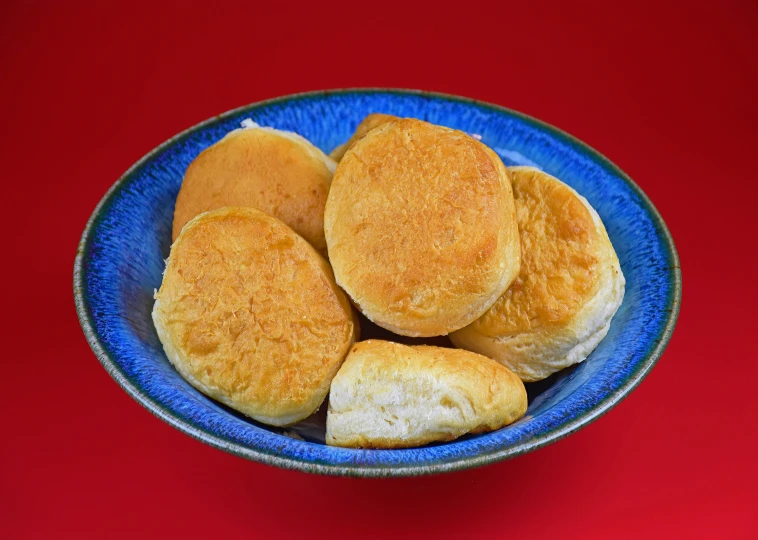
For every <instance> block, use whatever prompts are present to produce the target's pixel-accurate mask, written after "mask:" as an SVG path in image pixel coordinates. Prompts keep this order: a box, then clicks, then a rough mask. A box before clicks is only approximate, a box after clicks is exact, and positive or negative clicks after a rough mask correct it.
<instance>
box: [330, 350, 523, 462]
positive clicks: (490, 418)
mask: <svg viewBox="0 0 758 540" xmlns="http://www.w3.org/2000/svg"><path fill="white" fill-rule="evenodd" d="M526 407H527V397H526V390H525V389H524V384H523V383H522V382H521V380H519V378H518V377H517V376H516V375H514V374H513V373H511V372H510V371H509V370H508V369H506V368H505V367H503V366H502V365H500V364H498V363H497V362H495V361H493V360H490V359H489V358H486V357H484V356H480V355H478V354H474V353H470V352H467V351H462V350H457V349H446V348H442V347H430V346H426V345H421V346H415V347H409V346H406V345H400V344H398V343H392V342H389V341H379V340H368V341H363V342H360V343H356V344H355V345H353V347H352V348H351V350H350V353H349V354H348V356H347V359H346V360H345V363H344V364H343V365H342V368H340V370H339V372H338V373H337V376H336V377H335V378H334V381H332V389H331V393H330V394H329V409H328V412H327V417H326V443H327V444H330V445H333V446H345V447H350V448H404V447H410V446H419V445H422V444H427V443H430V442H435V441H450V440H453V439H455V438H457V437H460V436H461V435H463V434H465V433H483V432H486V431H492V430H495V429H499V428H501V427H503V426H505V425H507V424H510V423H512V422H515V421H516V420H518V419H519V418H521V417H522V416H523V415H524V413H525V412H526Z"/></svg>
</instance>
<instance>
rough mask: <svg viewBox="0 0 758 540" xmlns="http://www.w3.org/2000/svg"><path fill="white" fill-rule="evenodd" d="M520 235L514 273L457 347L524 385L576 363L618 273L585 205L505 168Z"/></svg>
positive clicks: (544, 180) (605, 323) (619, 279)
mask: <svg viewBox="0 0 758 540" xmlns="http://www.w3.org/2000/svg"><path fill="white" fill-rule="evenodd" d="M508 171H509V172H510V175H511V181H512V183H513V191H514V195H515V197H516V210H517V215H518V224H519V233H520V236H521V272H520V274H519V276H518V278H517V279H516V281H515V282H514V283H513V285H511V287H510V288H509V289H508V291H506V293H505V294H504V295H503V296H502V297H501V298H500V299H499V300H498V301H497V302H496V303H495V305H494V306H492V307H491V308H490V309H489V311H487V313H485V314H484V316H482V317H481V318H480V319H478V320H477V321H475V322H474V323H472V324H471V325H469V326H467V327H466V328H464V329H462V330H459V331H457V332H454V333H453V334H451V335H450V339H451V340H452V342H453V343H454V344H455V345H456V346H457V347H461V348H464V349H468V350H470V351H474V352H478V353H479V354H483V355H485V356H489V357H490V358H494V359H495V360H497V361H498V362H500V363H502V364H503V365H504V366H506V367H508V368H509V369H511V370H512V371H513V372H514V373H516V374H517V375H518V376H519V377H521V379H522V380H523V381H525V382H531V381H538V380H540V379H544V378H545V377H547V376H549V375H551V374H553V373H555V372H556V371H558V370H561V369H563V368H565V367H568V366H570V365H573V364H576V363H578V362H581V361H582V360H584V359H585V358H587V356H588V355H589V354H590V353H591V352H592V351H593V350H594V349H595V347H597V345H598V343H600V341H601V340H602V339H603V338H604V337H605V335H606V334H607V333H608V328H609V327H610V323H611V318H612V317H613V315H614V314H615V313H616V310H618V308H619V306H620V305H621V301H622V300H623V298H624V284H625V281H624V275H623V274H622V272H621V267H620V265H619V261H618V257H616V252H615V251H614V249H613V246H612V245H611V241H610V240H609V238H608V234H607V233H606V231H605V227H604V226H603V222H602V221H601V220H600V217H599V216H598V215H597V212H595V210H594V209H593V208H592V207H591V206H590V204H589V203H588V202H587V200H586V199H585V198H584V197H582V196H581V195H579V194H578V193H577V192H576V191H574V190H573V189H571V188H570V187H569V186H567V185H566V184H564V183H563V182H561V181H560V180H558V179H557V178H554V177H552V176H550V175H548V174H545V173H543V172H541V171H540V170H538V169H535V168H533V167H511V168H509V169H508Z"/></svg>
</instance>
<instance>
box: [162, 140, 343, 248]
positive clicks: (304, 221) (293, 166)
mask: <svg viewBox="0 0 758 540" xmlns="http://www.w3.org/2000/svg"><path fill="white" fill-rule="evenodd" d="M335 166H336V164H335V163H334V162H333V161H332V160H331V159H330V158H329V157H327V156H326V155H324V154H323V153H322V152H321V151H320V150H318V149H317V148H316V147H315V146H313V145H312V144H310V143H309V142H308V141H306V140H305V139H302V138H301V137H298V136H294V134H291V133H287V132H281V131H277V130H274V129H270V128H253V129H239V130H236V131H233V132H231V133H229V134H228V135H227V136H226V137H224V138H223V139H222V140H220V141H219V142H217V143H216V144H214V145H212V146H210V147H209V148H207V149H205V150H204V151H203V152H201V153H200V155H199V156H198V157H197V158H195V160H194V161H193V162H192V163H191V164H190V166H189V167H188V168H187V172H186V174H185V175H184V181H183V182H182V187H181V189H180V190H179V195H178V196H177V198H176V208H175V210H174V225H173V233H172V238H173V239H174V240H176V238H177V236H179V232H180V231H181V230H182V227H184V225H185V224H186V223H187V222H188V221H189V220H191V219H192V218H194V217H195V216H197V215H198V214H201V213H203V212H207V211H209V210H214V209H216V208H222V207H224V206H251V207H254V208H258V209H259V210H262V211H263V212H265V213H267V214H269V215H271V216H273V217H275V218H277V219H279V220H281V221H283V222H284V223H285V224H287V225H289V226H290V227H291V228H292V229H293V230H294V231H295V232H297V233H298V234H300V235H301V236H302V237H303V238H305V239H306V240H307V241H309V242H310V243H311V244H312V245H313V246H314V247H315V248H316V249H317V250H319V251H321V252H322V253H324V252H325V249H326V242H325V240H324V204H325V203H326V196H327V193H328V192H329V184H330V183H331V178H332V173H333V172H334V167H335Z"/></svg>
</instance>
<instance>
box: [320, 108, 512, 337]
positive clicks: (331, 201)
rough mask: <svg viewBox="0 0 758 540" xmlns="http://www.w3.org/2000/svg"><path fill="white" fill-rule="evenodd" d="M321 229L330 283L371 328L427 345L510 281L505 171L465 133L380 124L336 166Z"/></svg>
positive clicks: (408, 123) (416, 123) (411, 123)
mask: <svg viewBox="0 0 758 540" xmlns="http://www.w3.org/2000/svg"><path fill="white" fill-rule="evenodd" d="M324 228H325V234H326V239H327V244H328V247H329V257H330V261H331V263H332V265H333V267H334V272H335V276H336V278H337V282H338V283H339V284H340V285H341V286H342V287H343V288H344V289H345V290H346V291H347V292H348V293H349V294H350V296H351V298H352V299H353V301H354V302H355V303H356V305H357V306H359V309H361V311H363V313H364V314H365V315H366V316H367V317H368V318H369V319H371V320H372V321H374V322H375V323H376V324H378V325H379V326H382V327H384V328H387V329H388V330H391V331H393V332H395V333H398V334H401V335H407V336H427V337H428V336H435V335H444V334H447V333H448V332H451V331H453V330H456V329H458V328H461V327H462V326H465V325H467V324H469V323H470V322H472V321H474V320H475V319H476V318H477V317H479V316H480V315H481V314H482V313H484V311H486V310H487V309H488V308H489V306H490V305H492V303H493V302H494V301H495V300H496V299H497V298H498V297H499V296H500V295H501V294H502V293H503V292H504V291H505V289H506V288H507V287H508V285H509V284H510V283H511V281H512V280H513V279H514V278H515V276H516V275H517V274H518V268H519V258H520V253H519V244H518V229H517V224H516V216H515V207H514V203H513V195H512V192H511V186H510V181H509V179H508V174H507V172H506V169H505V167H504V166H503V164H502V162H501V161H500V159H499V158H498V157H497V155H496V154H495V153H494V152H492V151H491V150H490V149H489V148H487V147H486V146H484V145H483V144H481V143H480V142H478V141H476V140H475V139H473V138H471V137H469V136H468V135H466V134H465V133H462V132H460V131H455V130H452V129H448V128H444V127H441V126H435V125H432V124H429V123H427V122H422V121H420V120H414V119H404V120H397V121H394V122H390V123H386V124H384V125H382V126H380V127H378V128H376V129H374V130H372V131H370V132H368V134H367V135H366V136H365V137H363V138H362V139H360V140H359V141H357V142H356V143H355V144H354V145H353V146H352V147H351V148H350V150H349V151H348V152H347V153H346V154H345V157H344V158H343V159H342V161H341V162H340V164H339V166H338V167H337V171H336V172H335V175H334V179H333V181H332V187H331V190H330V193H329V197H328V199H327V204H326V212H325V217H324Z"/></svg>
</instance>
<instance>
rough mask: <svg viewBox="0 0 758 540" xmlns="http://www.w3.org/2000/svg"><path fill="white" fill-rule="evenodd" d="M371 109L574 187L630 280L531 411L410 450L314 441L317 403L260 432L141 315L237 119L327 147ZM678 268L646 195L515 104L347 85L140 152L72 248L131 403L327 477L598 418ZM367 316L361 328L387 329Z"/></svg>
mask: <svg viewBox="0 0 758 540" xmlns="http://www.w3.org/2000/svg"><path fill="white" fill-rule="evenodd" d="M371 112H385V113H390V114H395V115H398V116H407V117H416V118H421V119H424V120H428V121H430V122H433V123H436V124H441V125H445V126H449V127H453V128H456V129H461V130H463V131H466V132H468V133H471V134H475V135H477V136H481V140H482V141H483V142H484V143H485V144H487V145H489V146H490V147H492V148H493V149H494V150H495V151H496V152H497V153H498V154H499V155H500V156H501V158H502V159H503V161H504V162H505V163H506V165H516V164H519V165H533V166H536V167H539V168H541V169H542V170H544V171H546V172H548V173H550V174H552V175H555V176H557V177H558V178H560V179H562V180H563V181H564V182H566V183H568V184H569V185H571V186H572V187H574V188H575V189H576V190H577V191H578V192H579V193H581V194H582V195H584V196H585V197H586V198H587V199H588V200H589V201H590V203H591V204H592V205H593V206H594V207H595V209H596V210H597V211H598V213H599V214H600V216H601V217H602V219H603V221H604V223H605V225H606V228H607V230H608V234H609V236H610V238H611V241H612V242H613V245H614V247H615V249H616V252H617V254H618V257H619V260H620V262H621V267H622V270H623V272H624V274H625V277H626V281H627V283H626V295H625V298H624V302H623V304H622V306H621V308H620V309H619V311H618V313H617V314H616V316H615V317H614V319H613V322H612V324H611V329H610V331H609V333H608V336H607V337H606V338H605V339H604V340H603V341H602V342H601V344H600V345H599V347H598V348H597V349H596V350H595V351H594V352H593V353H592V354H591V355H590V357H589V358H588V359H587V360H586V361H585V362H583V363H581V364H579V365H578V366H575V367H573V368H569V369H567V370H564V371H562V372H560V373H557V374H556V375H554V376H552V377H550V378H549V379H547V380H545V381H541V382H539V383H535V384H530V385H527V387H528V391H529V409H528V411H527V414H526V416H525V417H524V418H523V419H521V420H520V421H518V422H516V423H515V424H512V425H510V426H507V427H505V428H503V429H501V430H498V431H496V432H493V433H488V434H483V435H478V436H470V437H465V438H463V439H460V440H458V441H454V442H451V443H445V444H440V445H432V446H427V447H423V448H416V449H408V450H350V449H341V448H332V447H328V446H326V445H324V444H323V431H322V430H321V426H322V424H323V421H324V418H323V416H324V411H323V409H325V406H322V411H320V413H317V414H316V415H314V417H312V418H310V419H308V420H307V421H305V422H303V423H301V424H300V425H299V426H296V427H294V428H291V429H288V430H282V429H277V428H269V427H266V426H263V425H261V424H257V423H255V422H253V421H251V420H249V419H247V418H245V417H243V416H242V415H239V414H237V413H236V412H234V411H232V410H230V409H228V408H226V407H224V406H223V405H220V404H218V403H216V402H215V401H213V400H211V399H209V398H207V397H205V396H204V395H202V394H201V393H199V392H198V391H196V390H195V389H194V388H192V387H191V386H190V385H189V384H188V383H187V382H185V381H184V380H183V379H182V378H181V377H180V376H179V375H178V373H177V372H176V371H175V370H174V368H173V367H172V366H171V365H170V364H169V362H168V360H167V359H166V356H165V354H164V352H163V349H162V347H161V344H160V342H159V340H158V337H157V335H156V333H155V330H154V328H153V324H152V320H151V317H150V313H151V310H152V305H153V291H154V289H156V288H158V287H159V286H160V283H161V276H162V272H163V268H164V259H165V258H166V257H167V256H168V252H169V247H170V242H171V221H172V217H173V209H174V201H175V198H176V195H177V192H178V190H179V187H180V185H181V181H182V177H183V174H184V171H185V169H186V167H187V166H188V165H189V163H190V162H191V161H192V160H193V159H194V158H195V157H196V156H197V154H198V153H199V152H200V151H202V150H203V149H204V148H206V147H207V146H209V145H211V144H212V143H214V142H216V141H217V140H219V139H221V138H222V137H223V136H224V135H225V134H226V133H227V132H228V131H230V130H232V129H235V128H237V127H239V125H240V121H241V120H243V119H245V118H251V119H253V120H254V121H256V122H257V123H259V124H261V125H264V126H272V127H276V128H279V129H285V130H291V131H295V132H297V133H299V134H301V135H303V136H304V137H306V138H308V139H309V140H311V141H312V142H313V143H314V144H316V145H317V146H318V147H320V148H321V149H322V150H324V151H327V152H328V151H330V150H331V149H332V148H334V147H335V146H337V145H338V144H341V143H343V142H344V141H345V140H347V139H348V138H349V136H350V135H351V133H352V131H353V130H354V128H355V127H356V125H357V124H358V122H359V121H360V120H361V119H362V118H363V117H364V116H365V115H366V114H368V113H371ZM678 272H679V270H678V262H677V260H676V253H675V251H674V248H673V244H672V243H671V239H670V236H669V235H668V232H667V231H666V229H665V225H664V224H663V222H662V221H661V220H660V217H659V216H658V214H657V212H656V211H655V209H654V208H653V207H652V205H651V204H650V203H649V201H648V200H647V198H646V197H645V196H644V194H642V192H641V191H640V190H639V188H637V187H636V185H634V184H633V183H632V182H631V181H630V180H629V179H628V178H627V177H626V176H625V175H624V174H623V173H622V172H621V171H620V170H619V169H618V168H616V167H615V166H614V165H613V164H611V163H610V162H608V161H607V160H606V159H605V158H603V157H602V156H600V155H599V154H597V153H596V152H594V151H593V150H591V149H590V148H588V147H586V146H585V145H583V144H582V143H580V142H579V141H576V140H575V139H573V138H571V137H570V136H568V135H566V134H563V133H562V132H560V131H558V130H556V129H554V128H551V127H550V126H547V125H545V124H542V123H541V122H538V121H536V120H534V119H531V118H528V117H525V116H523V115H520V114H518V113H514V112H512V111H508V110H506V109H502V108H499V107H495V106H491V105H487V104H483V103H476V102H472V101H470V100H465V99H462V98H456V97H453V96H442V95H436V94H426V93H419V92H411V91H388V90H354V91H342V92H322V93H313V94H304V95H296V96H289V97H285V98H280V99H277V100H271V101H268V102H263V103H260V104H254V105H251V106H248V107H243V108H241V109H238V110H235V111H231V112H230V113H227V114H225V115H222V116H220V117H217V118H214V119H212V120H209V121H207V122H204V123H202V124H200V125H198V126H196V127H194V128H192V129H190V130H188V131H186V132H184V133H182V134H180V135H178V136H176V137H174V138H173V139H171V140H169V141H167V142H166V143H164V144H163V145H162V146H160V147H159V148H157V149H156V150H154V151H153V152H151V153H150V154H148V155H147V156H145V158H143V159H142V160H140V162H138V163H137V164H136V165H135V166H134V167H133V168H132V169H130V170H129V171H128V172H127V173H126V174H125V175H124V177H122V179H121V180H120V181H119V182H118V183H117V184H116V185H114V187H113V188H112V189H111V191H109V192H108V194H107V195H106V196H105V198H104V199H103V201H102V202H101V204H100V205H99V206H98V208H97V209H96V211H95V213H94V214H93V217H92V219H91V220H90V222H89V224H88V227H87V229H86V230H85V233H84V235H83V238H82V243H81V245H80V248H79V254H78V256H77V266H76V270H75V295H76V297H77V305H78V310H79V315H80V319H81V321H82V326H83V328H84V330H85V334H86V335H87V338H88V340H89V341H90V343H91V345H92V347H93V350H94V351H95V353H96V354H97V355H98V357H99V359H100V360H101V362H102V363H103V365H104V366H105V367H106V369H107V370H108V371H109V373H111V375H112V376H113V377H114V378H115V379H116V381H117V382H118V383H119V384H121V385H122V386H123V387H124V389H125V390H127V391H128V392H129V393H130V394H131V395H132V396H133V397H135V399H137V400H138V401H139V402H140V403H142V404H143V405H144V406H146V407H147V408H148V409H150V410H151V411H152V412H154V413H155V414H157V415H158V416H160V417H161V418H163V419H165V420H166V421H168V422H169V423H171V424H173V425H174V426H176V427H178V428H179V429H181V430H183V431H185V432H186V433H188V434H190V435H192V436H195V437H197V438H199V439H201V440H203V441H205V442H208V443H210V444H212V445H214V446H217V447H219V448H222V449H224V450H227V451H231V452H234V453H236V454H239V455H242V456H245V457H249V458H252V459H256V460H259V461H264V462H267V463H271V464H274V465H280V466H285V467H293V468H300V469H303V470H308V471H312V472H326V473H336V474H356V475H391V474H403V475H405V474H423V473H429V472H439V471H445V470H452V469H457V468H462V467H468V466H476V465H481V464H484V463H487V462H490V461H494V460H497V459H502V458H505V457H508V456H512V455H516V454H519V453H522V452H524V451H527V450H530V449H532V448H536V447H539V446H541V445H543V444H545V443H547V442H550V441H552V440H556V439H558V438H560V437H562V436H564V435H565V434H567V433H570V432H571V431H573V430H575V429H577V428H578V427H580V426H582V425H584V424H586V423H587V422H589V421H591V420H592V419H593V418H595V417H597V416H598V415H600V414H602V412H604V411H605V410H607V409H608V408H609V407H611V406H612V405H613V404H615V403H616V402H617V401H618V400H619V399H621V398H622V397H623V396H624V395H625V394H626V393H628V392H629V391H630V390H631V389H632V388H633V387H634V386H635V385H636V384H637V383H638V382H639V380H641V378H642V377H643V376H644V375H645V374H646V373H647V371H649V369H650V368H651V367H652V365H653V364H654V362H655V360H656V359H657V357H658V356H659V355H660V352H661V350H662V348H663V346H665V342H666V341H667V339H668V336H669V335H670V332H671V330H672V329H673V324H674V320H675V318H676V312H677V309H678V298H679V294H680V292H679V273H678ZM362 322H365V319H364V321H362ZM364 326H365V329H364V333H363V335H364V337H371V336H374V337H380V336H385V337H386V336H387V334H383V332H384V331H382V330H381V329H378V328H375V327H371V325H368V324H366V325H364ZM440 343H442V344H444V340H443V341H442V342H440ZM300 439H304V440H300Z"/></svg>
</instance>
